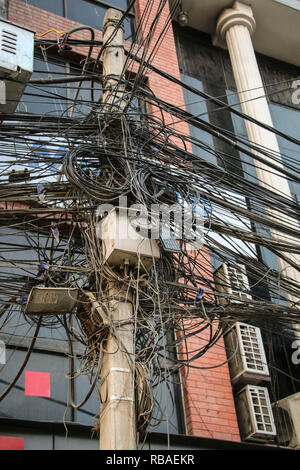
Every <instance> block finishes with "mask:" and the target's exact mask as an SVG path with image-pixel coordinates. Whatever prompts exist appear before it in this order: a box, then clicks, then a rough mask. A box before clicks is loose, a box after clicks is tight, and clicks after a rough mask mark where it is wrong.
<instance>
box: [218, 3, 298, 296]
mask: <svg viewBox="0 0 300 470" xmlns="http://www.w3.org/2000/svg"><path fill="white" fill-rule="evenodd" d="M255 27H256V23H255V19H254V16H253V13H252V9H251V7H250V6H248V5H244V4H243V3H240V2H239V1H236V2H235V3H234V5H233V7H232V8H230V9H226V10H224V11H223V12H222V13H221V15H220V17H219V19H218V21H217V27H216V41H215V42H217V41H218V42H219V44H220V42H222V41H224V40H225V43H226V45H227V47H228V51H229V55H230V60H231V65H232V68H233V74H234V78H235V82H236V86H237V91H238V94H239V99H240V102H241V107H242V111H243V113H244V114H247V115H248V116H250V117H253V118H255V119H256V120H257V121H260V122H263V123H265V124H267V125H269V126H272V127H273V123H272V118H271V114H270V110H269V105H268V102H267V99H266V97H265V96H264V94H265V91H264V86H263V82H262V79H261V75H260V71H259V68H258V65H257V61H256V57H255V51H254V48H253V44H252V39H251V35H252V34H253V33H254V31H255ZM245 125H246V129H247V133H248V138H249V140H250V141H251V142H252V143H254V144H255V145H256V146H258V147H260V148H262V149H265V150H267V151H268V152H269V153H271V154H272V153H274V154H276V156H277V157H279V156H280V151H279V146H278V142H277V137H276V135H275V134H274V133H272V132H270V131H268V130H266V129H263V128H262V127H260V126H258V125H256V124H254V123H252V122H250V121H248V120H246V119H245ZM254 153H255V152H254ZM256 153H258V152H256ZM263 157H264V158H265V159H266V160H268V158H269V157H266V156H264V155H263ZM270 161H271V159H270ZM254 164H255V166H256V173H257V177H258V180H259V185H261V186H262V187H265V188H267V189H269V190H273V191H275V192H276V191H277V192H279V193H281V194H282V195H284V196H286V197H288V198H289V199H292V197H291V192H290V188H289V184H288V181H287V179H286V178H285V177H281V176H280V175H279V172H277V173H276V172H275V173H274V170H272V169H270V168H268V166H267V165H265V164H263V163H260V162H256V161H254ZM277 166H278V167H282V163H277ZM266 213H267V216H269V217H276V218H278V217H279V219H280V220H281V222H282V223H283V224H286V225H287V226H288V227H291V226H292V227H294V228H296V229H297V228H298V227H299V226H298V222H297V221H296V220H294V219H292V218H289V217H287V216H284V215H283V214H282V213H280V212H279V211H278V212H277V211H275V210H274V209H268V208H266ZM270 232H271V236H272V238H273V239H274V240H280V241H283V242H284V243H286V244H288V243H297V241H296V240H295V239H294V238H292V237H288V236H286V235H283V234H281V233H278V231H276V230H274V229H270ZM298 243H299V240H298ZM284 255H285V256H286V257H287V258H289V259H290V260H292V261H293V262H296V263H297V264H298V265H300V256H299V255H291V254H290V253H284ZM277 262H278V266H279V270H280V272H281V275H282V277H285V276H287V277H290V278H292V279H294V280H295V281H298V282H299V283H300V273H299V272H298V271H297V270H296V269H295V268H293V267H291V265H290V264H289V263H287V262H285V261H283V260H282V259H281V258H279V257H277ZM287 299H288V300H289V301H290V302H295V301H297V300H298V299H295V298H294V297H293V296H290V295H287Z"/></svg>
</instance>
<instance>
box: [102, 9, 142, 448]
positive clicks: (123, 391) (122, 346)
mask: <svg viewBox="0 0 300 470" xmlns="http://www.w3.org/2000/svg"><path fill="white" fill-rule="evenodd" d="M121 18H122V13H121V12H120V11H118V10H114V9H112V8H110V9H109V10H108V11H107V12H106V15H105V18H104V22H103V44H104V47H105V49H104V54H103V86H104V92H103V103H104V104H107V108H106V107H105V106H104V112H105V113H107V114H109V115H111V114H113V115H114V119H115V120H118V119H119V120H121V119H122V116H121V113H122V110H123V104H124V101H123V94H124V86H123V85H122V84H121V82H120V81H121V78H122V73H123V72H124V70H123V68H124V32H123V25H120V21H121ZM117 26H118V27H117ZM108 118H110V116H108ZM106 134H109V127H108V129H106ZM108 138H109V137H108ZM121 148H122V147H121ZM125 263H126V261H125ZM120 264H121V263H120ZM107 292H108V298H109V310H110V315H111V323H112V325H113V328H112V329H111V330H110V336H109V338H108V339H107V341H106V343H105V345H104V352H103V361H102V369H101V390H100V395H101V409H100V449H101V450H135V449H136V413H135V387H134V382H135V365H134V352H135V346H134V327H133V324H134V319H133V307H132V294H131V293H130V292H128V291H127V288H126V285H125V284H124V285H123V286H122V285H120V284H117V283H115V282H113V281H111V282H109V283H108V286H107Z"/></svg>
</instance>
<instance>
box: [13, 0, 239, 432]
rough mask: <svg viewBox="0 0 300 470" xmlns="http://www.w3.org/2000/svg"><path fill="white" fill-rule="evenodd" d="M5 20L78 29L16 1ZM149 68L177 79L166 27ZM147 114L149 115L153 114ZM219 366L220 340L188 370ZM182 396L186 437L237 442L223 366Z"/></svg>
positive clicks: (162, 88)
mask: <svg viewBox="0 0 300 470" xmlns="http://www.w3.org/2000/svg"><path fill="white" fill-rule="evenodd" d="M49 1H50V0H49ZM146 2H147V0H137V5H136V12H137V18H138V19H139V18H140V17H141V14H142V12H143V9H144V7H145V5H146ZM156 5H158V0H156ZM155 13H156V8H155V7H153V8H152V10H151V12H150V21H149V22H148V26H149V24H150V22H151V20H152V19H153V18H154V15H155ZM168 14H169V12H168V8H167V7H166V8H165V10H164V12H163V14H162V17H161V19H160V22H159V25H158V28H157V30H156V32H155V35H154V38H153V41H152V45H154V42H155V40H156V39H157V38H158V36H159V33H160V31H161V29H162V28H163V27H164V25H165V23H166V21H167V18H168ZM9 20H10V21H12V22H15V23H17V24H20V25H25V26H26V27H27V28H31V29H33V30H35V31H36V33H37V34H42V33H44V32H45V31H47V30H49V29H52V28H55V29H57V30H59V31H66V30H69V29H71V28H74V27H76V26H78V23H75V22H74V21H71V20H68V19H65V18H61V17H59V16H57V15H54V14H51V13H49V12H46V11H43V10H40V9H38V8H35V7H32V6H28V5H26V4H25V3H23V2H21V1H20V0H10V1H9ZM146 34H147V28H146V29H144V33H143V37H145V35H146ZM46 37H47V38H55V39H56V38H57V34H56V33H51V34H49V35H47V36H46ZM74 37H76V36H74ZM78 37H81V38H84V39H88V38H89V33H88V32H87V33H84V32H81V33H78ZM96 39H99V40H101V39H102V34H101V32H100V31H96ZM142 39H143V38H141V40H142ZM76 51H79V52H81V53H82V49H79V50H78V49H76ZM153 64H154V65H155V66H156V67H158V68H161V69H163V70H164V71H166V72H168V73H169V74H171V75H173V76H175V77H177V78H180V72H179V67H178V61H177V54H176V47H175V41H174V36H173V31H172V27H171V26H170V28H169V30H168V32H167V34H166V35H165V37H164V40H163V42H162V43H161V44H160V47H159V49H158V52H157V53H156V55H155V57H154V61H153ZM147 79H148V84H149V86H150V88H151V89H152V91H153V92H154V94H155V95H156V96H158V97H159V98H161V99H163V100H165V101H167V102H169V103H171V104H174V105H177V106H181V105H183V103H184V98H183V93H182V89H181V88H180V86H178V85H176V84H173V83H171V82H169V81H168V80H166V79H163V78H161V77H160V76H158V75H156V74H154V73H153V72H151V73H147ZM152 111H153V112H155V109H153V110H152ZM167 119H168V117H167ZM168 120H169V119H168ZM175 129H176V131H178V132H180V133H182V134H188V126H187V124H186V123H178V124H176V125H175ZM203 254H204V255H203V265H204V266H205V267H206V268H207V267H209V269H210V270H211V268H210V263H209V259H208V253H207V250H205V249H204V251H203ZM205 341H206V338H205V337H203V338H201V339H200V338H198V337H196V336H195V337H192V339H190V340H189V341H188V348H189V349H190V350H197V349H199V347H201V345H202V344H203V342H205ZM224 361H226V354H225V349H224V344H223V340H222V339H221V340H220V341H219V342H218V343H217V344H216V345H215V346H214V347H213V348H211V349H210V350H209V351H208V352H207V353H206V354H205V355H204V356H203V357H202V358H200V359H197V360H196V361H195V363H194V364H193V365H194V366H196V367H202V368H203V367H208V366H215V365H217V364H220V363H222V362H224ZM183 392H184V403H185V412H186V424H187V431H188V433H189V434H191V435H195V436H204V437H211V438H219V439H226V440H233V441H239V440H240V437H239V431H238V426H237V420H236V414H235V408H234V401H233V395H232V389H231V384H230V378H229V372H228V366H227V364H225V365H223V366H222V367H217V368H211V369H201V368H200V369H197V368H191V369H190V370H189V375H188V380H187V382H186V383H185V385H184V387H183Z"/></svg>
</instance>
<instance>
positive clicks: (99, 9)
mask: <svg viewBox="0 0 300 470" xmlns="http://www.w3.org/2000/svg"><path fill="white" fill-rule="evenodd" d="M108 4H112V6H117V7H120V8H124V9H125V8H126V5H125V6H124V1H123V2H121V1H114V2H113V1H110V2H107V3H106V5H101V4H100V3H97V2H93V1H89V0H80V1H76V2H74V0H66V17H67V18H69V19H70V20H73V21H77V22H78V23H81V24H83V25H88V26H91V27H92V28H95V29H100V30H102V25H103V20H104V16H105V13H106V11H107V5H108ZM124 27H125V37H128V36H130V34H131V21H130V19H129V18H126V19H125V21H124Z"/></svg>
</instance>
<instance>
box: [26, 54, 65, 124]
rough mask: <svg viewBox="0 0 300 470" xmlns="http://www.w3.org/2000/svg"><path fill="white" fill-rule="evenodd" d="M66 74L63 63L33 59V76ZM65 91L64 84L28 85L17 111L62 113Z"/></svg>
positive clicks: (59, 75) (49, 76) (52, 76)
mask: <svg viewBox="0 0 300 470" xmlns="http://www.w3.org/2000/svg"><path fill="white" fill-rule="evenodd" d="M65 74H66V68H65V64H64V63H63V62H59V61H54V60H49V61H48V60H46V59H45V60H44V59H42V58H35V59H34V72H33V74H32V79H34V78H40V77H43V78H46V77H48V78H54V77H56V78H59V77H60V78H62V77H64V76H65ZM66 98H67V92H66V85H65V84H57V85H47V86H39V85H28V86H27V87H26V89H25V92H24V94H23V97H22V100H21V102H20V103H19V105H18V111H19V112H28V113H31V114H42V115H43V114H50V115H56V116H59V115H62V114H63V113H64V112H65V111H66V108H67V101H66Z"/></svg>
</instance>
